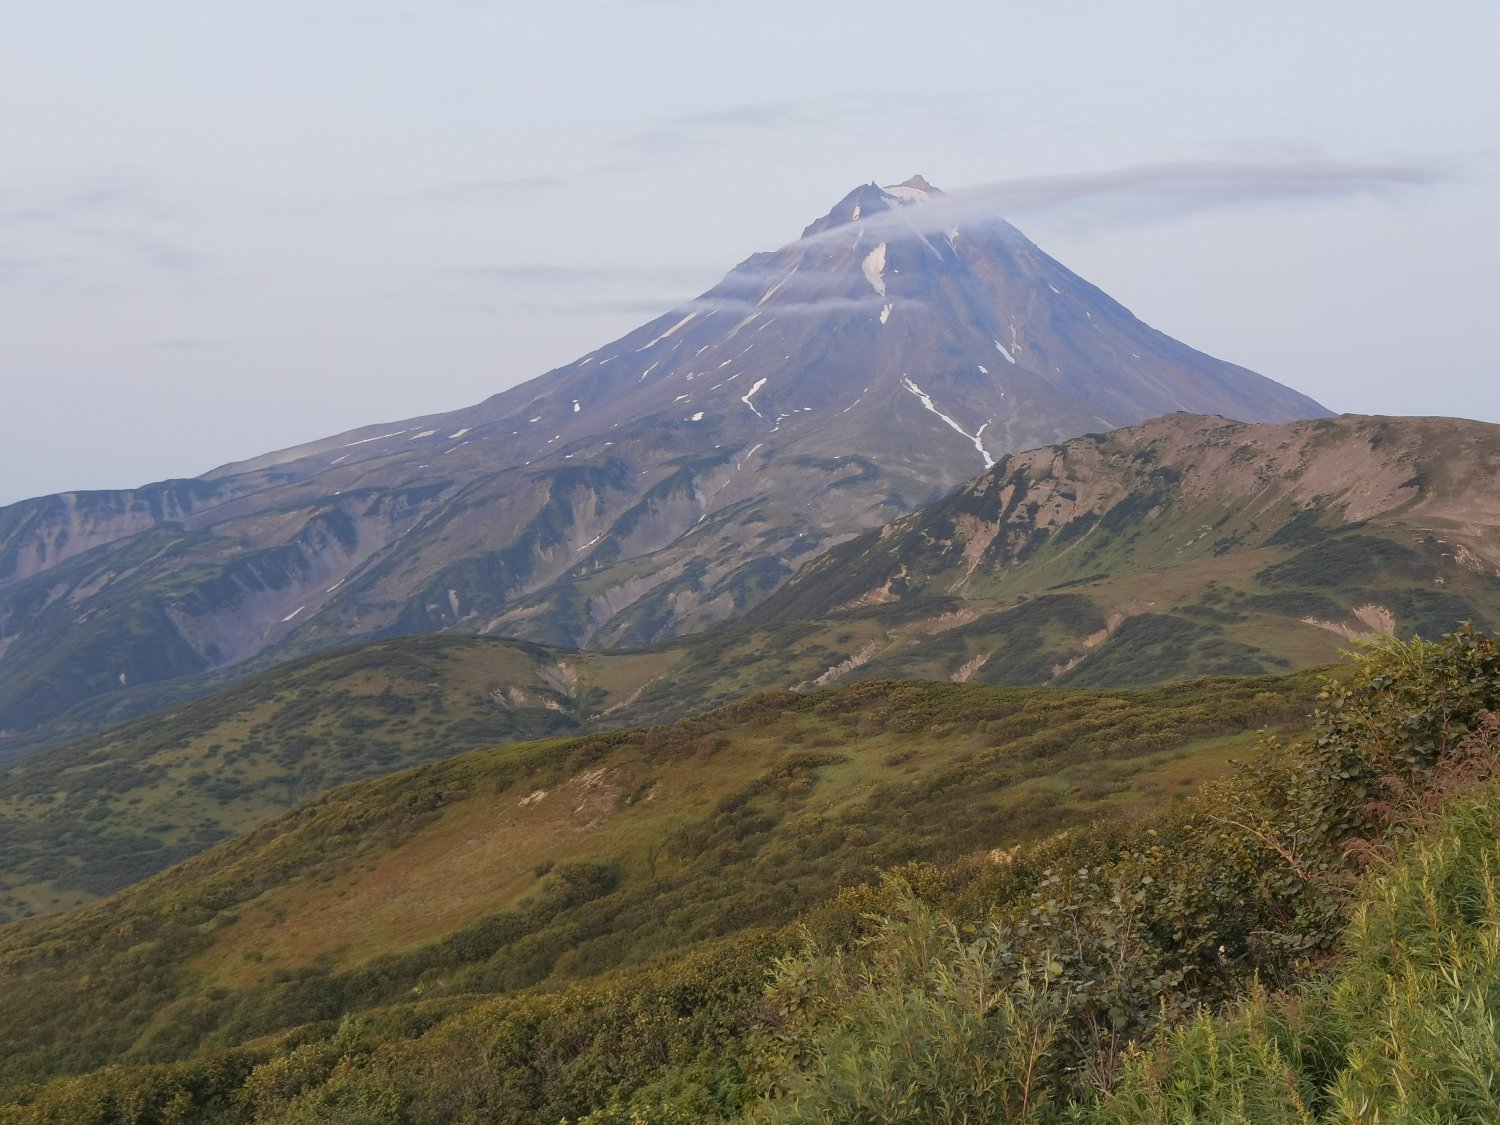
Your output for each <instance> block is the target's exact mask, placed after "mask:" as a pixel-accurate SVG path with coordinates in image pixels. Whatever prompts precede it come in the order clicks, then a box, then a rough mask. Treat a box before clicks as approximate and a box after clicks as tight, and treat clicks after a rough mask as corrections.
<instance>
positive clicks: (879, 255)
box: [859, 242, 885, 297]
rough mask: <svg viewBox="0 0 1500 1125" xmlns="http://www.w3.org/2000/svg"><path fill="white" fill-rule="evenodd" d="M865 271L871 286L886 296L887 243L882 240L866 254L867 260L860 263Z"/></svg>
mask: <svg viewBox="0 0 1500 1125" xmlns="http://www.w3.org/2000/svg"><path fill="white" fill-rule="evenodd" d="M859 268H860V269H861V270H863V271H864V274H865V280H866V281H868V282H869V283H870V288H872V289H874V290H875V292H876V293H878V294H880V295H881V296H882V297H884V296H885V243H884V242H882V243H881V244H880V245H879V246H877V247H875V249H873V250H871V251H870V252H869V253H868V254H866V255H865V260H864V261H863V262H862V263H860V267H859Z"/></svg>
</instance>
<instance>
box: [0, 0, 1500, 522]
mask: <svg viewBox="0 0 1500 1125" xmlns="http://www.w3.org/2000/svg"><path fill="white" fill-rule="evenodd" d="M0 2H3V0H0ZM3 7H4V8H7V9H9V10H8V11H7V12H6V18H5V21H4V26H5V29H6V30H5V34H4V35H3V36H0V153H3V162H0V347H3V350H0V363H3V368H0V418H3V429H0V504H7V503H11V502H13V501H16V500H19V499H22V498H24V497H28V496H34V495H41V494H45V493H50V492H58V491H69V490H77V489H97V488H121V487H132V486H136V485H140V484H143V483H146V482H149V481H153V480H160V479H164V478H169V477H184V476H194V475H197V474H199V473H202V472H205V471H207V470H209V469H211V468H213V467H215V466H217V465H220V464H223V463H226V462H230V461H234V460H239V459H242V458H247V457H251V456H254V455H256V454H259V453H263V452H267V451H269V450H272V449H278V448H283V447H286V446H289V445H294V444H297V443H299V442H303V441H310V440H313V439H315V438H318V437H322V436H325V435H329V434H334V433H338V432H341V431H343V430H347V429H352V428H355V427H357V426H362V425H367V424H371V423H376V422H382V421H390V420H396V419H404V418H408V417H412V416H416V415H421V414H427V413H432V412H436V411H442V410H450V409H456V408H459V407H462V406H467V405H470V404H472V403H474V402H478V401H480V400H481V399H483V398H485V397H487V396H489V395H491V394H494V393H495V392H497V391H500V390H504V389H505V388H507V387H509V386H513V385H515V384H516V383H519V382H522V381H524V380H526V379H529V378H532V377H534V376H536V375H539V374H541V373H543V372H545V371H547V370H549V369H551V368H553V367H556V366H559V365H561V364H564V363H567V362H569V361H571V360H573V359H575V358H577V357H579V356H581V355H583V354H585V353H587V352H589V351H592V350H593V349H594V348H596V347H598V346H599V345H601V344H603V343H606V342H607V341H609V340H611V339H613V338H615V337H616V336H619V335H621V334H623V333H624V332H626V331H628V330H629V329H631V328H633V327H635V326H636V325H638V324H641V323H644V322H645V321H647V320H649V319H652V318H654V317H655V316H658V315H660V314H662V313H664V312H666V311H668V310H669V309H671V308H672V307H673V306H674V305H677V304H680V303H682V302H684V301H686V300H688V299H690V298H692V297H693V296H695V295H697V294H698V293H701V292H702V291H704V290H706V289H708V288H709V287H711V286H712V285H713V284H714V283H715V282H717V281H718V280H719V278H720V277H721V276H722V275H723V274H724V273H725V272H726V271H728V270H729V269H730V268H731V267H732V266H733V265H734V264H736V263H737V262H739V261H741V260H743V259H744V258H746V257H748V256H749V255H750V254H751V253H754V252H756V251H758V250H769V249H775V248H776V247H778V246H781V245H783V244H785V243H787V242H790V241H792V240H793V239H795V238H796V237H797V235H798V234H799V233H800V232H801V230H802V228H803V227H804V226H805V225H806V224H807V223H809V222H811V221H812V220H813V219H815V218H817V217H819V216H821V215H822V214H824V213H825V212H827V211H828V210H829V208H830V207H831V206H832V205H833V204H834V203H835V202H836V201H837V200H838V199H840V198H841V197H842V196H843V195H845V194H847V193H848V192H849V191H850V190H851V189H852V188H854V187H855V186H856V185H858V184H860V183H864V182H869V181H875V182H879V183H882V184H889V183H896V182H899V181H901V180H904V179H906V178H907V177H909V176H911V175H913V174H915V173H921V174H922V175H924V176H926V177H927V179H928V180H930V181H931V182H932V183H933V184H935V185H937V186H939V187H941V188H943V189H945V190H948V191H950V192H953V193H955V194H956V195H957V196H958V198H959V200H960V201H961V202H962V203H963V205H964V206H975V207H984V208H992V209H994V210H995V211H996V212H998V213H1000V214H1003V215H1004V216H1005V217H1007V218H1009V219H1010V220H1011V221H1012V222H1014V223H1015V224H1016V225H1017V226H1018V227H1020V228H1021V229H1022V230H1023V231H1024V232H1025V233H1027V234H1028V235H1029V236H1030V237H1031V238H1032V239H1033V240H1034V241H1035V242H1037V243H1038V244H1039V245H1040V246H1041V247H1042V248H1043V249H1044V250H1046V251H1048V252H1049V253H1051V254H1052V255H1053V256H1054V257H1056V258H1058V259H1059V260H1060V261H1062V262H1063V263H1064V264H1065V265H1067V266H1068V267H1070V268H1071V269H1073V270H1074V271H1075V272H1077V273H1079V274H1081V275H1082V276H1083V277H1085V278H1087V279H1088V280H1090V281H1092V282H1094V283H1095V284H1097V285H1099V286H1100V287H1101V288H1103V289H1104V290H1105V291H1106V292H1108V293H1109V294H1111V295H1112V296H1114V297H1115V298H1116V299H1118V300H1120V301H1121V302H1122V303H1124V304H1125V305H1126V306H1127V307H1129V308H1130V309H1132V311H1134V312H1135V313H1136V315H1138V316H1140V317H1141V318H1142V319H1143V320H1145V321H1147V322H1148V323H1150V324H1152V325H1153V326H1155V327H1157V328H1160V329H1162V330H1163V331H1165V332H1167V333H1168V334H1170V335H1172V336H1175V337H1177V338H1178V339H1180V340H1182V341H1183V342H1185V343H1188V344H1190V345H1192V346H1194V347H1196V348H1199V349H1201V350H1203V351H1206V352H1209V353H1211V354H1213V355H1216V356H1219V357H1220V358H1223V359H1228V360H1231V361H1233V362H1235V363H1240V364H1243V365H1245V366H1247V367H1250V368H1252V369H1254V370H1257V371H1259V372H1261V373H1262V374H1265V375H1268V376H1270V377H1272V378H1274V379H1277V380H1280V381H1281V382H1284V383H1286V384H1288V385H1290V386H1293V387H1295V388H1296V389H1298V390H1300V391H1303V392H1304V393H1307V394H1310V395H1312V396H1313V397H1314V398H1317V399H1319V400H1320V401H1321V402H1323V403H1324V404H1325V405H1327V406H1328V407H1330V408H1331V409H1333V410H1336V411H1352V412H1359V413H1384V414H1445V415H1457V416H1462V417H1470V418H1479V419H1483V420H1486V421H1492V422H1500V363H1497V358H1500V356H1497V352H1500V349H1497V345H1496V342H1495V329H1494V325H1493V321H1494V319H1495V318H1494V312H1493V307H1494V304H1495V300H1496V297H1497V295H1500V217H1497V207H1496V204H1497V201H1500V190H1497V189H1500V130H1497V128H1496V121H1497V120H1500V67H1496V66H1495V65H1494V58H1493V56H1494V52H1495V49H1496V46H1497V45H1500V5H1497V4H1495V3H1494V0H1433V2H1432V3H1429V4H1423V5H1417V4H1412V3H1410V2H1409V0H1134V2H1131V3H1119V2H1118V0H976V2H972V3H971V2H967V0H928V2H927V3H924V4H922V5H916V4H911V3H888V2H886V0H860V2H858V3H853V2H849V3H846V2H843V0H823V2H813V3H809V2H807V0H798V2H796V3H792V2H789V0H758V2H757V3H755V4H705V3H701V2H695V3H688V2H685V0H684V2H680V0H556V2H554V3H550V4H538V3H535V2H531V0H528V2H527V3H519V2H511V0H487V2H479V0H472V2H465V0H137V2H135V3H131V4H120V3H118V2H116V0H49V2H48V3H45V4H26V5H22V4H21V3H19V0H12V2H10V3H4V4H3Z"/></svg>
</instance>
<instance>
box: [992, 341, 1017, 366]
mask: <svg viewBox="0 0 1500 1125" xmlns="http://www.w3.org/2000/svg"><path fill="white" fill-rule="evenodd" d="M994 343H995V350H996V351H997V352H999V353H1000V354H1001V355H1003V356H1004V357H1005V358H1006V359H1008V360H1010V361H1011V362H1012V363H1015V362H1016V357H1015V356H1013V355H1011V354H1010V352H1009V351H1008V350H1007V349H1006V347H1005V345H1004V344H1002V343H1001V342H1000V341H999V340H996V341H995V342H994Z"/></svg>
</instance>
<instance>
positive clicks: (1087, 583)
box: [701, 414, 1500, 685]
mask: <svg viewBox="0 0 1500 1125" xmlns="http://www.w3.org/2000/svg"><path fill="white" fill-rule="evenodd" d="M1497 472H1500V426H1494V425H1490V424H1488V423H1484V422H1472V421H1466V420H1462V419H1453V418H1380V417H1360V416H1354V415H1344V416H1342V417H1339V418H1334V419H1316V420H1311V421H1303V422H1293V423H1287V424H1283V425H1275V426H1272V425H1246V424H1243V423H1238V422H1230V421H1228V420H1226V419H1223V418H1205V417H1197V416H1193V415H1186V414H1177V415H1171V416H1168V417H1164V418H1159V419H1156V420H1153V421H1150V422H1147V423H1144V424H1143V425H1140V426H1135V427H1130V428H1127V429H1123V430H1116V431H1114V432H1112V433H1109V434H1089V435H1085V436H1083V437H1079V438H1074V439H1073V440H1071V441H1068V442H1065V443H1062V444H1060V445H1054V446H1046V447H1043V448H1039V449H1034V450H1030V451H1027V452H1024V453H1018V454H1013V455H1010V456H1008V457H1005V458H1002V459H1001V460H1000V461H999V462H998V463H997V464H996V465H995V467H994V468H993V469H991V470H990V471H989V472H987V473H985V474H984V475H982V476H980V477H978V478H976V479H975V480H973V481H972V482H970V483H969V484H967V485H965V486H964V487H963V488H962V489H959V490H958V491H957V492H955V493H954V494H952V495H951V496H949V497H947V498H945V499H944V500H942V501H940V502H938V503H937V504H934V505H932V506H930V507H928V508H924V509H922V510H921V511H919V512H916V513H913V514H912V515H910V516H906V517H903V518H902V519H900V520H897V521H895V522H894V523H892V524H891V525H889V526H888V527H886V528H883V529H882V530H881V531H879V532H876V533H870V534H868V535H865V536H863V537H860V538H858V539H855V540H851V541H849V542H847V543H844V544H842V545H840V546H838V547H835V548H834V549H832V550H831V551H829V552H828V553H827V554H826V555H824V556H823V557H822V558H820V559H818V560H817V561H816V562H814V563H812V564H810V565H809V566H807V567H804V568H803V569H802V571H801V572H799V573H798V574H797V576H796V577H795V578H794V579H793V580H792V581H791V582H789V583H787V584H786V585H785V586H783V587H782V588H781V590H779V591H778V592H777V593H776V594H775V595H774V596H773V597H771V598H770V599H768V600H767V601H766V602H764V603H762V605H760V606H759V607H757V608H756V609H755V610H754V611H752V612H751V613H750V614H749V615H748V616H747V618H746V620H745V623H744V626H745V627H747V628H750V627H758V626H759V627H772V626H777V627H788V626H791V625H792V624H793V623H798V622H812V621H817V622H820V623H821V624H822V627H823V628H824V630H825V631H829V630H832V629H834V628H836V627H837V626H838V625H840V624H841V625H842V626H843V631H844V634H845V637H846V638H847V639H846V643H845V645H844V646H843V648H842V649H841V650H838V657H839V660H840V661H842V663H836V662H835V663H831V664H830V668H829V672H830V673H837V674H836V675H830V676H829V677H827V678H826V679H824V680H823V681H822V682H831V681H832V680H833V679H837V678H840V677H842V676H845V675H858V676H880V675H889V674H891V672H892V669H894V668H899V669H901V674H903V675H907V676H931V677H934V678H954V679H965V680H967V679H973V680H975V681H977V682H991V683H1012V682H1031V683H1037V682H1054V683H1059V684H1070V685H1093V684H1099V685H1102V684H1130V683H1155V682H1161V681H1163V680H1166V679H1171V678H1173V677H1178V676H1185V675H1202V674H1206V673H1217V674H1250V673H1256V672H1260V671H1266V670H1270V669H1273V668H1276V667H1290V666H1304V665H1306V664H1308V663H1316V662H1322V661H1327V660H1331V659H1333V658H1334V656H1335V654H1336V652H1337V651H1338V650H1339V648H1341V647H1343V646H1345V645H1346V644H1347V643H1348V641H1349V640H1351V639H1358V638H1361V637H1374V636H1378V635H1381V634H1385V635H1391V634H1394V635H1399V636H1401V637H1409V636H1411V635H1413V634H1418V635H1421V636H1424V637H1427V638H1429V639H1435V638H1436V637H1438V636H1441V635H1442V634H1444V633H1446V632H1448V631H1450V630H1451V629H1453V628H1455V627H1456V626H1458V625H1459V624H1460V623H1462V622H1464V621H1471V622H1473V623H1475V625H1476V626H1479V627H1481V628H1489V627H1491V626H1492V625H1493V624H1494V623H1500V493H1497V491H1496V489H1495V488H1494V486H1493V484H1492V482H1493V481H1494V480H1496V479H1497V476H1496V474H1497ZM704 663H705V667H704V668H703V670H702V672H701V674H702V675H705V676H711V675H712V674H713V672H714V669H713V667H712V664H711V662H709V661H705V662H704Z"/></svg>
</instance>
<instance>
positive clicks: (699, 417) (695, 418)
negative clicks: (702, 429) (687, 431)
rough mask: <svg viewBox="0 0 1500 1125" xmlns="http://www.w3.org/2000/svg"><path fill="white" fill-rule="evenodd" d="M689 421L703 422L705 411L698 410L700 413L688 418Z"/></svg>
mask: <svg viewBox="0 0 1500 1125" xmlns="http://www.w3.org/2000/svg"><path fill="white" fill-rule="evenodd" d="M688 421H689V422H701V421H703V411H701V410H700V411H698V413H696V414H694V415H693V416H692V417H691V418H689V419H688Z"/></svg>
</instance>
